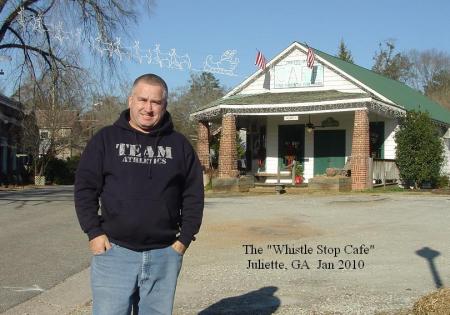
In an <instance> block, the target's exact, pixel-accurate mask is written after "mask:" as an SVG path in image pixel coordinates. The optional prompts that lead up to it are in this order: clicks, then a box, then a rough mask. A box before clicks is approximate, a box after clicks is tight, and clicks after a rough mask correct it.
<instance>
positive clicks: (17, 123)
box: [0, 94, 24, 185]
mask: <svg viewBox="0 0 450 315" xmlns="http://www.w3.org/2000/svg"><path fill="white" fill-rule="evenodd" d="M23 118H24V113H23V106H22V104H21V103H19V102H16V101H14V100H12V99H10V98H9V97H6V96H4V95H3V94H0V185H8V184H11V183H17V182H18V181H19V178H18V176H19V174H20V172H19V168H20V165H19V163H18V158H17V154H18V151H19V150H20V142H21V133H22V121H23Z"/></svg>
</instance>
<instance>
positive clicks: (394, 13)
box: [120, 0, 450, 89]
mask: <svg viewBox="0 0 450 315" xmlns="http://www.w3.org/2000/svg"><path fill="white" fill-rule="evenodd" d="M156 3H157V4H156V7H155V8H154V10H153V13H152V14H151V15H150V16H147V15H146V14H141V15H140V16H139V19H138V25H137V26H135V27H132V28H130V38H129V39H128V40H127V42H125V41H124V40H122V44H123V45H129V46H132V45H133V43H134V42H135V41H139V50H140V53H141V55H144V54H145V52H146V51H148V50H149V49H150V50H152V54H153V55H152V58H153V59H152V60H153V62H152V63H151V64H148V63H147V60H146V59H145V58H143V59H142V62H141V63H139V62H138V61H137V59H136V58H135V59H134V60H126V58H125V59H124V60H123V61H122V62H121V63H120V66H121V67H122V69H121V70H122V71H123V73H124V74H125V76H126V77H127V78H128V79H129V80H130V81H133V80H134V79H135V78H136V77H137V76H139V75H141V74H144V73H148V72H152V73H156V74H159V75H160V76H162V77H163V78H164V79H166V81H167V83H168V85H169V89H176V88H177V87H181V86H186V85H187V84H188V80H189V76H190V71H189V70H188V69H186V66H185V65H183V70H179V69H175V68H172V69H171V68H169V67H168V64H164V65H163V67H161V66H160V65H158V64H157V63H156V58H155V49H156V46H155V45H156V44H159V45H160V46H159V47H160V48H159V49H160V53H161V56H164V55H163V54H168V53H169V52H170V50H171V49H175V50H176V55H177V56H178V59H180V57H181V56H183V55H187V56H188V57H189V60H190V61H191V71H192V72H194V73H196V72H197V73H199V71H201V70H202V69H203V68H204V63H205V60H206V59H207V58H209V63H210V64H212V65H214V63H213V62H217V61H219V59H220V58H221V55H222V54H223V53H224V52H225V51H227V50H235V51H236V53H235V57H234V58H233V60H234V63H235V68H234V70H233V71H231V73H232V74H233V75H225V74H215V76H216V78H217V79H219V81H220V83H221V84H222V85H224V86H225V87H227V88H233V87H235V86H236V85H238V84H239V83H241V82H242V81H244V80H245V79H246V78H247V77H248V76H250V75H252V74H253V73H254V72H255V71H256V70H257V68H256V66H255V65H254V63H255V56H256V52H257V49H258V50H260V51H261V52H262V53H263V54H264V55H265V57H266V59H267V60H270V59H272V58H274V57H275V56H276V55H277V54H279V53H280V52H281V51H283V50H284V49H285V48H286V47H288V46H289V45H290V44H291V43H292V42H294V41H298V42H300V43H307V44H308V45H310V46H312V47H314V48H317V49H319V50H322V51H324V52H326V53H329V54H333V55H335V54H336V53H337V49H338V45H339V42H340V40H341V39H343V40H344V42H345V44H346V45H347V47H348V49H349V50H350V51H351V53H352V55H353V59H354V61H355V63H356V64H359V65H360V66H363V67H366V68H371V66H372V64H373V56H374V54H375V52H376V51H377V50H378V44H379V43H380V42H384V41H385V40H388V39H393V40H395V44H396V50H397V51H399V52H406V51H409V50H411V49H417V50H419V51H421V50H426V49H436V50H439V51H444V52H447V53H449V54H450V32H449V31H450V18H449V16H450V1H448V0H429V1H425V0H422V1H419V0H409V1H406V0H390V1H388V0H376V1H375V0H373V1H364V0H345V1H336V0H335V1H333V0H321V1H302V0H297V1H294V0H289V1H282V0H279V1H264V0H259V1H256V0H248V1H245V0H227V1H208V0H196V1H194V0H190V1H187V0H185V1H176V0H156ZM209 55H210V56H209ZM208 56H209V57H208ZM235 58H238V59H239V60H238V63H236V59H235ZM226 65H227V66H228V67H229V66H230V64H229V63H228V64H226ZM229 73H230V71H229Z"/></svg>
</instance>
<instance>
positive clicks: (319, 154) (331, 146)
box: [314, 130, 345, 175]
mask: <svg viewBox="0 0 450 315" xmlns="http://www.w3.org/2000/svg"><path fill="white" fill-rule="evenodd" d="M344 165H345V130H315V131H314V175H320V174H325V170H326V169H327V168H328V167H335V168H343V167H344Z"/></svg>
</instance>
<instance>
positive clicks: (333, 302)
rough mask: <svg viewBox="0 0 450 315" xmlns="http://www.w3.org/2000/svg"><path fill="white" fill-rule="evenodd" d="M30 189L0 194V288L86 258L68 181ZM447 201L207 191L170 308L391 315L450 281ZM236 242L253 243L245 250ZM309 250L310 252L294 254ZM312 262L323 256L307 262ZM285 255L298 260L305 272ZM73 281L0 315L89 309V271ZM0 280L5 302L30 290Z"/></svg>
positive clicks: (184, 313)
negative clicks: (287, 250)
mask: <svg viewBox="0 0 450 315" xmlns="http://www.w3.org/2000/svg"><path fill="white" fill-rule="evenodd" d="M34 194H35V193H34V192H30V193H29V195H25V196H23V198H22V199H27V200H26V201H17V199H19V198H17V195H14V197H11V195H1V197H0V199H1V200H0V209H1V210H0V246H1V249H2V255H1V256H0V262H1V265H0V268H1V270H0V275H1V277H0V286H1V287H3V286H6V285H8V286H13V285H14V286H24V287H25V286H28V287H30V286H33V285H35V284H36V285H39V286H40V287H42V288H44V289H47V288H49V287H51V286H52V285H53V284H56V283H58V282H59V281H60V280H61V279H63V278H65V277H66V276H68V275H69V274H71V273H75V272H76V271H77V270H81V269H83V268H84V267H86V266H87V265H88V260H89V253H88V251H87V249H86V248H85V239H84V236H83V235H82V234H81V233H80V232H79V228H78V224H77V222H76V219H75V215H74V213H73V204H72V202H71V201H70V199H71V192H70V188H65V189H63V191H59V190H58V189H56V190H49V191H45V190H43V191H41V192H39V194H38V195H37V196H36V195H34ZM39 195H40V196H39ZM9 199H13V200H9ZM33 200H35V201H33ZM449 209H450V196H448V195H447V196H445V195H442V196H438V195H432V194H400V193H393V194H379V195H375V194H366V193H364V194H331V195H311V194H305V195H280V196H274V195H272V196H248V197H247V196H246V197H229V198H207V200H206V208H205V217H204V223H203V226H202V229H201V232H200V233H199V234H198V238H197V241H196V242H194V243H192V246H191V247H190V248H189V250H188V251H187V253H186V255H185V257H184V261H183V268H182V271H181V274H180V279H179V286H178V288H177V294H176V299H175V309H174V314H175V315H192V314H202V315H203V314H205V315H207V314H223V313H226V314H239V315H242V314H280V315H294V314H295V315H298V314H311V313H312V312H315V314H332V313H340V314H375V313H376V312H377V311H385V312H388V314H393V312H394V311H395V310H399V309H407V308H410V307H411V306H412V305H413V303H414V301H416V300H417V299H418V298H419V297H420V296H422V295H424V294H426V293H429V292H431V291H433V290H435V289H436V288H437V287H439V286H448V285H449V283H450V264H448V261H449V259H450V249H449V246H448V245H449V239H450V229H449V228H448V226H449V225H448V223H449V222H450V211H449ZM36 214H37V215H36ZM49 217H50V218H51V219H49ZM56 235H57V237H56V238H55V236H56ZM42 244H45V246H43V245H42ZM284 244H286V245H287V246H288V247H290V248H293V252H295V253H293V252H290V253H282V254H277V253H276V252H275V250H274V249H273V246H274V245H280V246H281V245H284ZM243 245H254V249H249V250H250V251H251V252H252V254H245V248H244V247H243ZM348 245H352V246H353V248H349V247H348ZM362 245H364V246H362ZM371 245H373V246H371ZM271 246H272V247H271ZM319 246H320V250H319ZM324 246H327V248H328V250H327V251H326V252H325V253H324V252H323V249H324V248H323V247H324ZM4 248H5V250H3V249H4ZM308 248H312V252H311V253H304V252H303V253H302V252H301V251H308ZM349 249H350V252H348V250H349ZM337 250H340V253H337V252H336V251H337ZM353 250H355V251H353ZM345 251H347V253H346V252H345ZM25 252H27V254H25ZM249 260H250V261H251V262H252V263H253V264H252V268H250V269H249V268H248V266H249V264H250V263H249ZM258 260H261V264H263V265H264V266H265V267H264V268H263V267H261V266H262V265H261V264H258V263H257V262H258ZM319 260H321V261H323V262H324V264H322V266H323V267H322V268H319V269H317V266H318V265H319V264H320V263H319ZM339 260H344V261H350V263H351V264H350V265H348V266H347V265H342V264H341V263H340V262H339ZM275 261H276V262H278V264H275V263H274V262H275ZM294 261H301V262H304V261H307V262H308V264H309V268H310V269H307V268H306V267H303V268H299V264H298V263H295V262H294ZM353 261H356V265H353ZM359 261H363V262H364V265H361V263H360V264H358V262H359ZM293 262H294V263H293ZM255 263H256V265H255ZM279 263H284V266H283V267H284V268H281V267H280V264H279ZM4 266H6V267H7V268H8V269H7V270H6V271H4V269H3V268H4ZM258 266H259V267H258ZM342 266H344V267H345V268H344V269H340V267H342ZM69 267H71V268H72V269H71V270H70V268H69ZM72 278H75V279H74V281H73V282H74V283H75V285H72V286H71V285H69V284H67V285H63V286H61V287H60V289H59V290H58V289H57V288H58V286H57V287H56V288H53V289H51V290H49V291H47V292H45V293H44V294H43V295H42V296H38V297H37V299H33V300H32V301H30V302H29V303H25V304H29V305H27V306H26V307H25V304H21V305H20V306H19V307H18V308H15V309H14V310H11V312H9V313H8V314H11V315H17V314H24V313H27V314H33V315H34V314H38V315H40V314H58V315H60V314H71V315H74V314H77V315H78V314H83V315H85V314H86V315H87V314H90V313H91V310H90V307H89V306H86V302H88V301H89V295H88V294H86V292H88V291H89V283H88V277H87V270H84V271H83V272H81V273H79V274H77V275H75V276H74V277H72ZM5 281H7V282H8V284H5ZM1 287H0V294H1V295H0V301H1V305H2V307H3V308H4V307H5V305H6V303H9V305H12V304H14V303H17V300H18V298H19V297H20V298H21V299H22V300H25V299H26V298H28V297H29V296H31V294H33V293H31V292H14V291H12V290H11V289H3V288H1ZM68 287H72V289H67V288H68ZM73 288H76V289H73ZM68 292H70V294H67V293H68ZM80 292H81V293H83V295H82V296H79V295H80ZM27 294H28V295H27ZM44 295H48V296H47V298H46V299H44ZM13 298H15V299H16V300H15V301H16V302H13V303H10V301H12V300H13ZM33 301H34V303H33ZM22 306H24V307H22ZM44 309H45V311H43V310H44ZM24 310H26V311H24ZM63 310H64V311H63Z"/></svg>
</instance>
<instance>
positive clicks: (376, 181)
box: [369, 158, 400, 187]
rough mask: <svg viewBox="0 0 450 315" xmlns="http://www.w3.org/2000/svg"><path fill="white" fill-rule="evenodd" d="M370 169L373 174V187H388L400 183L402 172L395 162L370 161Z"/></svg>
mask: <svg viewBox="0 0 450 315" xmlns="http://www.w3.org/2000/svg"><path fill="white" fill-rule="evenodd" d="M369 167H370V169H371V171H370V172H369V174H372V180H373V186H374V187H376V186H386V185H393V184H398V183H399V182H400V172H399V170H398V166H397V164H396V163H395V160H391V159H372V158H371V159H369Z"/></svg>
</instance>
